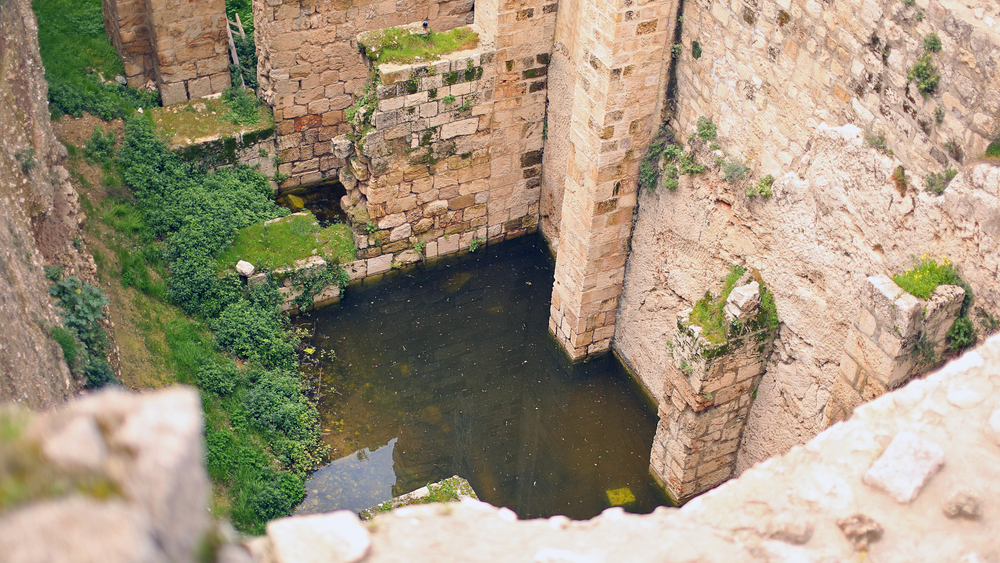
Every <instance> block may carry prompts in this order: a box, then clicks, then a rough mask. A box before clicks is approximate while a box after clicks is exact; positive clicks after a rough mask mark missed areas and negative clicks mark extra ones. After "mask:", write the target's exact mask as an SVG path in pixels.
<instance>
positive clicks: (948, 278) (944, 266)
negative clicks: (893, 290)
mask: <svg viewBox="0 0 1000 563" xmlns="http://www.w3.org/2000/svg"><path fill="white" fill-rule="evenodd" d="M892 281H894V282H896V285H898V286H899V287H901V288H902V289H903V291H905V292H907V293H909V294H910V295H912V296H914V297H916V298H918V299H928V298H930V296H931V293H933V292H934V290H935V289H937V286H939V285H962V283H963V282H962V280H961V278H960V277H959V275H958V272H957V271H955V267H954V266H952V264H951V261H950V260H948V259H947V258H942V259H941V262H940V263H938V261H937V260H934V259H933V258H929V257H928V256H927V255H924V256H923V257H921V258H920V260H919V261H918V262H917V263H916V264H914V266H913V268H910V269H909V270H907V271H905V272H903V273H902V274H898V275H895V276H893V277H892Z"/></svg>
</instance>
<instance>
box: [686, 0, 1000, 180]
mask: <svg viewBox="0 0 1000 563" xmlns="http://www.w3.org/2000/svg"><path fill="white" fill-rule="evenodd" d="M966 4H969V5H970V6H973V7H976V6H978V15H979V17H978V18H977V17H976V16H975V14H976V11H975V10H973V9H971V8H969V7H967V6H966ZM990 5H991V4H990V3H987V2H981V3H977V2H957V1H953V0H918V1H916V2H915V4H911V5H910V6H907V5H906V4H905V3H903V2H899V1H898V0H850V1H843V2H836V3H832V4H831V3H823V2H819V1H817V0H777V1H775V2H756V1H750V0H729V1H726V0H697V1H695V0H691V1H688V2H686V3H685V4H684V24H683V26H682V29H683V33H682V35H681V38H682V47H681V48H682V53H683V54H682V55H681V63H680V65H679V81H678V85H679V88H678V90H677V102H678V107H679V109H678V113H677V119H676V125H677V127H678V130H680V131H683V132H684V134H685V135H686V134H687V133H688V132H689V131H691V130H692V129H693V127H694V123H695V120H696V119H697V118H698V117H699V116H708V117H709V118H711V119H713V120H715V122H716V123H717V124H718V126H719V133H720V136H721V137H722V141H721V142H720V144H721V145H723V147H724V148H726V149H727V150H728V151H729V152H730V153H731V154H732V155H733V156H734V157H736V158H742V159H744V160H746V161H748V162H749V163H750V165H751V166H752V167H754V168H756V169H757V171H758V172H759V175H760V176H763V175H764V174H768V173H770V174H774V175H775V176H778V175H781V174H784V173H785V172H787V171H789V170H794V169H796V168H797V167H798V166H799V164H800V163H801V162H802V158H803V157H804V156H805V155H806V153H807V151H808V148H809V147H808V142H809V139H810V137H811V136H812V131H813V130H814V129H815V127H816V126H817V125H818V124H819V123H821V122H825V123H827V124H829V125H831V126H837V125H843V124H845V123H853V124H855V125H857V126H859V127H868V128H870V129H871V130H872V131H873V132H878V131H882V132H884V134H885V136H886V140H887V143H888V148H890V149H892V150H894V152H895V154H896V155H897V157H898V158H899V159H900V160H901V162H902V164H903V165H904V166H905V167H906V168H907V169H908V170H909V171H911V172H916V175H918V176H920V177H923V175H924V174H926V173H928V172H937V171H939V170H941V169H942V168H945V167H956V166H957V165H958V164H960V163H961V162H962V161H963V158H964V157H965V156H969V157H975V156H978V155H980V154H982V152H983V151H984V150H985V148H986V145H987V143H988V142H989V140H990V139H993V138H996V136H997V134H998V133H1000V131H998V130H997V122H996V116H997V113H998V112H1000V92H998V90H997V88H996V84H997V81H998V80H1000V74H998V73H1000V70H998V69H1000V66H998V64H997V63H998V61H1000V24H997V22H996V21H994V20H992V18H991V19H990V20H989V21H987V20H985V19H983V8H986V7H989V6H990ZM931 32H936V33H937V34H938V36H939V37H940V39H941V43H942V46H943V48H942V50H941V52H939V53H935V54H933V55H932V56H931V59H932V60H933V63H934V64H935V65H936V67H937V69H938V70H939V71H940V74H941V79H940V82H939V84H938V86H937V89H936V91H935V92H934V93H933V94H932V95H931V96H929V97H924V96H923V95H921V93H920V92H919V91H918V90H917V88H916V85H915V83H913V82H908V80H907V72H908V70H909V69H910V67H911V66H912V65H913V64H914V62H915V61H916V60H917V58H918V57H919V56H920V55H921V54H922V53H923V51H924V43H923V39H924V37H925V36H926V35H927V34H929V33H931ZM693 41H697V42H698V43H699V44H700V47H701V56H700V57H699V58H694V57H693V55H692V42H693ZM937 112H940V114H938V113H937ZM938 115H940V121H939V119H938V117H937V116H938Z"/></svg>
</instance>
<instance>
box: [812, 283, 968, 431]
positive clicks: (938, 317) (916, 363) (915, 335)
mask: <svg viewBox="0 0 1000 563" xmlns="http://www.w3.org/2000/svg"><path fill="white" fill-rule="evenodd" d="M964 297H965V290H964V289H962V288H961V287H958V286H955V285H941V286H938V287H937V288H936V289H935V290H934V293H933V294H931V297H930V299H928V300H926V301H925V300H923V299H918V298H917V297H914V296H913V295H910V294H909V293H906V292H905V291H903V289H902V288H900V287H899V286H898V285H896V284H895V283H893V281H892V280H891V279H889V278H887V277H885V276H872V277H869V278H868V279H867V280H865V284H864V286H863V287H862V289H861V312H860V314H859V316H858V320H857V321H856V322H854V323H852V324H851V326H850V328H849V329H848V333H847V340H846V341H845V342H844V354H843V356H841V358H840V369H839V371H838V373H837V375H838V377H837V379H836V381H835V383H834V386H833V393H832V394H831V396H830V404H829V405H827V407H826V424H827V426H829V425H830V424H833V423H834V422H837V421H838V420H843V419H845V418H847V417H848V416H850V414H851V413H852V412H854V409H855V408H856V407H857V406H858V405H860V404H861V403H863V402H867V401H870V400H872V399H874V398H876V397H879V396H881V395H882V394H884V393H885V391H886V389H892V388H895V387H898V386H899V385H902V384H903V383H904V382H906V381H907V380H908V379H909V378H910V377H912V376H913V375H916V374H918V373H920V372H921V371H927V370H928V369H929V368H930V367H931V365H932V362H933V358H924V357H921V356H920V352H918V351H917V350H916V348H917V346H918V342H920V343H921V344H922V345H923V346H927V347H928V352H930V354H931V355H932V356H933V357H940V356H941V354H942V353H943V352H944V350H945V335H946V334H947V332H948V329H949V328H951V325H952V324H954V322H955V319H957V318H958V315H959V312H960V311H961V308H962V300H963V299H964Z"/></svg>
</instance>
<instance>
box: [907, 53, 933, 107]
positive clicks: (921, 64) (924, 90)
mask: <svg viewBox="0 0 1000 563" xmlns="http://www.w3.org/2000/svg"><path fill="white" fill-rule="evenodd" d="M906 79H907V80H908V81H910V82H916V84H917V90H919V91H920V93H921V94H922V95H923V96H924V97H925V98H926V97H927V96H930V95H931V94H933V93H934V90H935V89H937V85H938V81H939V80H941V73H939V72H938V69H937V67H936V66H934V63H933V62H931V55H930V53H924V54H923V55H921V57H920V58H919V59H917V62H915V63H913V66H911V67H910V70H909V71H908V72H907V73H906Z"/></svg>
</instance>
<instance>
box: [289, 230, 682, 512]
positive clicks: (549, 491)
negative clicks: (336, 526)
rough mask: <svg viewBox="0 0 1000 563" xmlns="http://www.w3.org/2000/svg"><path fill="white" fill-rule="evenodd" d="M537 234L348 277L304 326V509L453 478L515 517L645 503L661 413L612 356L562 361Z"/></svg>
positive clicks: (639, 507) (651, 492) (363, 504)
mask: <svg viewBox="0 0 1000 563" xmlns="http://www.w3.org/2000/svg"><path fill="white" fill-rule="evenodd" d="M552 276H553V266H552V263H551V262H550V260H549V258H548V256H547V254H546V252H545V250H543V248H542V245H541V241H540V240H539V239H537V238H535V237H525V238H522V239H519V240H516V241H513V242H508V243H504V244H502V245H491V246H490V247H488V248H486V249H484V250H480V251H479V252H477V253H475V254H471V255H467V256H465V257H462V258H457V259H453V260H450V261H447V262H441V263H438V264H435V265H434V266H430V267H427V268H425V269H424V270H423V271H418V272H411V273H398V274H397V275H395V276H394V277H390V279H387V280H384V281H383V282H380V283H379V284H376V285H373V286H371V287H367V288H352V289H350V290H349V291H348V294H347V296H346V298H345V300H344V301H343V302H342V303H341V305H340V306H337V307H334V308H328V309H325V310H323V311H320V312H318V313H315V314H312V315H311V316H305V317H302V318H301V319H300V321H299V322H300V323H301V324H312V323H315V330H316V333H315V336H314V346H315V348H316V349H317V352H316V355H321V354H322V356H323V357H322V359H321V361H320V365H321V367H322V370H323V375H322V381H323V384H322V389H321V394H320V397H319V408H320V414H321V417H322V425H323V431H324V439H325V440H326V441H327V443H329V444H330V446H331V454H330V458H331V460H332V461H331V463H330V464H329V465H328V466H326V467H324V468H322V469H320V470H318V471H317V472H316V473H314V474H313V477H312V479H311V480H310V481H309V482H308V483H307V485H306V489H307V491H308V496H307V497H306V500H305V501H304V502H303V503H302V505H301V506H300V507H299V509H298V513H300V514H308V513H314V512H324V511H329V510H337V509H347V510H354V511H358V510H363V509H365V508H368V507H370V506H373V505H375V504H378V503H381V502H383V501H385V500H388V499H390V498H391V497H393V496H394V495H399V494H403V493H406V492H409V491H411V490H414V489H416V488H418V487H421V486H423V485H426V484H427V483H429V482H435V481H438V480H440V479H443V478H446V477H450V476H452V475H459V476H461V477H465V478H466V479H468V480H469V482H470V483H471V484H472V487H473V488H474V489H475V490H476V492H477V493H478V495H479V497H480V498H481V499H482V500H485V501H487V502H489V503H492V504H494V505H498V506H506V507H509V508H511V509H512V510H514V511H515V512H516V513H517V514H518V515H519V516H520V517H521V518H531V517H545V516H551V515H554V514H565V515H567V516H569V517H571V518H590V517H593V516H595V515H597V514H599V513H600V512H601V511H602V510H604V509H605V508H607V507H609V506H611V505H612V504H617V505H624V506H625V508H626V509H627V510H629V511H633V512H650V511H652V510H653V509H654V508H655V507H656V506H658V505H660V504H663V503H664V502H665V499H663V497H662V496H660V493H659V492H658V491H657V490H656V488H655V486H654V485H653V482H652V479H651V478H650V477H649V473H648V469H647V468H648V463H649V449H650V445H651V443H652V440H653V434H654V433H655V430H656V418H655V415H654V414H653V413H650V412H648V411H647V410H646V408H645V407H644V406H643V405H642V403H641V400H640V398H639V397H638V396H637V395H636V394H635V393H634V392H633V390H632V388H631V384H630V382H629V381H628V376H627V375H626V373H625V372H624V370H623V369H622V368H621V366H620V365H619V364H618V363H617V361H616V360H614V358H613V357H611V356H607V357H605V358H603V359H599V360H596V361H592V362H589V363H586V364H583V365H578V366H575V367H572V366H568V365H565V364H564V363H562V358H561V357H560V355H559V352H558V351H557V349H556V348H555V343H554V341H553V340H552V339H551V338H550V337H549V335H548V328H547V326H548V325H547V323H548V315H549V298H550V294H551V291H552V279H553V278H552Z"/></svg>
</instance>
